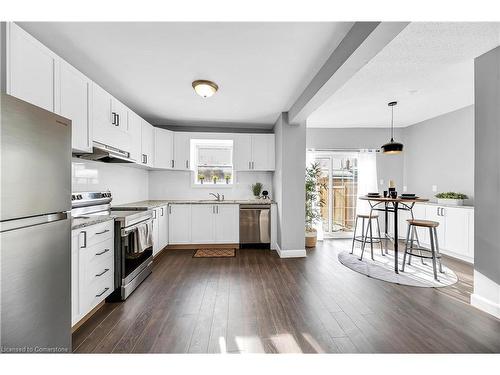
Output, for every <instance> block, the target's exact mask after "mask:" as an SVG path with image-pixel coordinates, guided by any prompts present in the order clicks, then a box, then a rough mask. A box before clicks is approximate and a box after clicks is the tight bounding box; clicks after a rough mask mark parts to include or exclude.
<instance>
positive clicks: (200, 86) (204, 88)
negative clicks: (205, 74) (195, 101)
mask: <svg viewBox="0 0 500 375" xmlns="http://www.w3.org/2000/svg"><path fill="white" fill-rule="evenodd" d="M193 89H194V91H196V93H197V94H198V95H199V96H201V97H202V98H210V97H211V96H212V95H213V94H215V93H216V92H217V90H218V89H219V86H217V84H216V83H215V82H212V81H207V80H205V79H198V80H196V81H193Z"/></svg>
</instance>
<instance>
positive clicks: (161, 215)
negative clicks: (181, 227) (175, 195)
mask: <svg viewBox="0 0 500 375" xmlns="http://www.w3.org/2000/svg"><path fill="white" fill-rule="evenodd" d="M161 216H163V207H162V208H161Z"/></svg>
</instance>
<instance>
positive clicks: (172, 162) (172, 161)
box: [170, 159, 174, 168]
mask: <svg viewBox="0 0 500 375" xmlns="http://www.w3.org/2000/svg"><path fill="white" fill-rule="evenodd" d="M173 167H174V159H172V160H171V161H170V168H173Z"/></svg>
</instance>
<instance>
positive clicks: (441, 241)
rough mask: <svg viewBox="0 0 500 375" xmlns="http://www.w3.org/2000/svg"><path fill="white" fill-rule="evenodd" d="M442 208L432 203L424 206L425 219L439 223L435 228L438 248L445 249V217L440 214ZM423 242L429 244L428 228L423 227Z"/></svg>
mask: <svg viewBox="0 0 500 375" xmlns="http://www.w3.org/2000/svg"><path fill="white" fill-rule="evenodd" d="M442 209H444V207H441V206H433V205H428V206H427V207H425V219H426V220H431V221H437V222H438V223H439V226H438V227H437V228H436V232H437V238H438V245H439V248H443V249H446V246H447V244H446V237H445V233H446V217H445V216H444V215H442V212H443V211H442ZM425 234H426V237H425V240H424V243H425V244H430V243H431V242H430V235H429V229H428V228H425Z"/></svg>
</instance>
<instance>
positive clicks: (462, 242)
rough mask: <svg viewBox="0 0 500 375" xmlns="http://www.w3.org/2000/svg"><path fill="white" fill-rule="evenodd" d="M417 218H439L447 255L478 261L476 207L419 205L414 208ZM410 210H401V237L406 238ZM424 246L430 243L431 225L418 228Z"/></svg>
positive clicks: (441, 244)
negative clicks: (476, 251)
mask: <svg viewBox="0 0 500 375" xmlns="http://www.w3.org/2000/svg"><path fill="white" fill-rule="evenodd" d="M413 215H414V217H415V219H421V220H432V221H437V222H438V223H439V226H438V227H437V228H436V231H437V237H438V245H439V249H440V251H442V252H443V254H447V255H450V256H452V257H455V258H459V259H462V260H465V261H468V262H473V260H474V209H472V208H469V207H460V206H458V207H450V206H437V205H430V204H429V205H425V204H416V205H415V206H414V207H413ZM407 218H410V217H409V212H406V213H405V212H404V213H401V211H400V213H399V220H398V221H399V226H398V230H399V236H398V237H399V238H405V237H406V229H407V228H408V226H407V223H406V219H407ZM417 233H418V238H419V240H420V242H421V244H422V245H424V246H426V247H429V246H430V237H429V229H428V228H417Z"/></svg>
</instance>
